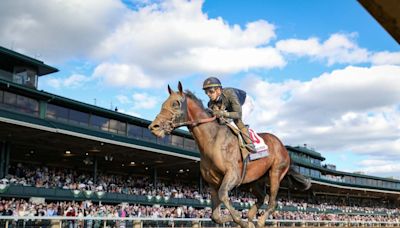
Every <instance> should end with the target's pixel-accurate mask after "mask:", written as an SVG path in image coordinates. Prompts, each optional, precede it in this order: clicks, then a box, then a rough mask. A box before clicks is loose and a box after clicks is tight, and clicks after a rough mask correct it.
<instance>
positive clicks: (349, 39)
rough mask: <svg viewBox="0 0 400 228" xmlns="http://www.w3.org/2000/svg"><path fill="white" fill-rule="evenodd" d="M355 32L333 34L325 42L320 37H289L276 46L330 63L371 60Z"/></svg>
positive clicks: (279, 48)
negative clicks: (357, 41) (356, 39)
mask: <svg viewBox="0 0 400 228" xmlns="http://www.w3.org/2000/svg"><path fill="white" fill-rule="evenodd" d="M354 37H355V34H340V33H336V34H332V35H331V36H330V37H329V38H328V39H327V40H325V41H324V42H322V43H321V42H320V41H319V39H318V38H309V39H306V40H301V39H287V40H280V41H278V42H277V43H276V48H277V49H278V50H281V51H282V52H284V53H288V54H294V55H296V56H300V57H301V56H309V57H311V58H313V59H317V60H324V61H327V64H328V65H333V64H336V63H342V64H344V63H348V64H356V63H364V62H368V61H369V52H368V50H367V49H364V48H360V47H359V46H358V45H357V43H356V42H355V40H354Z"/></svg>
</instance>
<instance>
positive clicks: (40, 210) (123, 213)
mask: <svg viewBox="0 0 400 228" xmlns="http://www.w3.org/2000/svg"><path fill="white" fill-rule="evenodd" d="M247 212H248V210H247V209H245V210H242V211H241V213H242V217H243V218H246V217H247ZM260 212H261V213H263V211H260ZM222 213H223V214H228V211H227V210H226V209H222ZM0 215H2V216H4V215H9V216H20V217H24V216H72V217H101V218H124V217H150V218H211V208H210V207H205V208H193V207H190V206H177V207H165V206H161V205H152V206H149V205H137V204H133V205H129V204H118V205H111V204H101V203H92V202H91V201H82V202H71V201H70V202H35V201H28V200H24V199H7V200H5V199H3V200H1V201H0ZM269 219H279V220H310V221H361V222H365V221H368V222H399V219H398V214H397V215H395V214H392V215H388V214H386V215H373V214H371V215H365V214H352V213H338V214H337V213H317V212H306V211H281V210H277V211H275V212H274V213H273V214H272V215H271V216H270V217H269Z"/></svg>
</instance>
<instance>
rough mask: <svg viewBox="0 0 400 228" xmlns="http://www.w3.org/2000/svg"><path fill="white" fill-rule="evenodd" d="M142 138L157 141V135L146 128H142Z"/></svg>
mask: <svg viewBox="0 0 400 228" xmlns="http://www.w3.org/2000/svg"><path fill="white" fill-rule="evenodd" d="M143 139H146V140H150V141H153V142H156V141H157V137H156V136H155V135H153V133H151V131H150V130H149V129H147V128H143Z"/></svg>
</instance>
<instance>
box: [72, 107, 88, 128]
mask: <svg viewBox="0 0 400 228" xmlns="http://www.w3.org/2000/svg"><path fill="white" fill-rule="evenodd" d="M69 122H70V123H72V124H77V125H81V126H86V127H87V126H88V125H89V114H88V113H84V112H80V111H76V110H72V109H70V110H69Z"/></svg>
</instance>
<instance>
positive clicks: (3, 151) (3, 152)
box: [0, 142, 6, 178]
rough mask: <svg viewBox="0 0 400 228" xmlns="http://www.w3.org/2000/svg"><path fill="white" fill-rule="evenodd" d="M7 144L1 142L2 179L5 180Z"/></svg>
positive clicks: (0, 173)
mask: <svg viewBox="0 0 400 228" xmlns="http://www.w3.org/2000/svg"><path fill="white" fill-rule="evenodd" d="M5 150H6V149H5V143H4V142H0V178H4V177H5V174H4V163H5V156H4V154H5Z"/></svg>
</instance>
